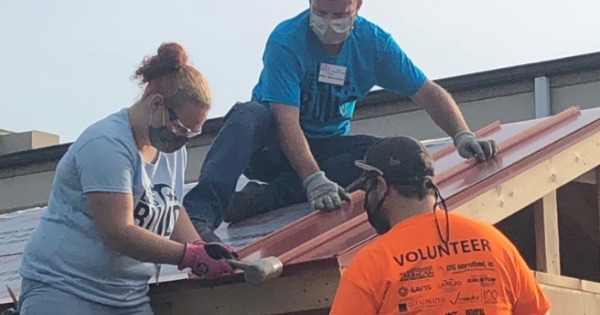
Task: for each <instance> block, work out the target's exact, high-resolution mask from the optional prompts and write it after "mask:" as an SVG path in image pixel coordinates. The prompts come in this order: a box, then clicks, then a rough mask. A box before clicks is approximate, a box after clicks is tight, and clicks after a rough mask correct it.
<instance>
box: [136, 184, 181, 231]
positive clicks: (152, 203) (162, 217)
mask: <svg viewBox="0 0 600 315" xmlns="http://www.w3.org/2000/svg"><path fill="white" fill-rule="evenodd" d="M147 192H148V191H145V192H144V194H143V195H142V197H141V198H140V200H139V201H138V203H137V205H136V206H135V209H134V211H133V217H134V219H135V224H137V225H138V226H141V227H143V228H145V229H147V230H149V231H151V232H154V233H156V234H158V235H161V236H167V237H169V236H171V233H173V229H174V228H175V222H177V217H178V216H179V210H180V209H181V203H180V202H179V200H178V199H177V196H175V194H174V193H173V189H172V188H171V187H170V186H168V185H165V184H157V185H154V186H153V187H152V196H150V198H149V197H148V193H147Z"/></svg>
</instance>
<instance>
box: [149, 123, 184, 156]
mask: <svg viewBox="0 0 600 315" xmlns="http://www.w3.org/2000/svg"><path fill="white" fill-rule="evenodd" d="M148 136H149V138H150V144H152V146H153V147H155V148H156V149H157V150H158V151H160V152H164V153H173V152H175V151H177V150H179V149H181V148H182V147H183V146H184V145H185V144H186V143H187V142H188V140H189V139H188V138H187V137H184V136H180V135H177V134H175V133H173V132H172V131H171V130H169V128H167V127H165V126H162V127H152V126H149V127H148Z"/></svg>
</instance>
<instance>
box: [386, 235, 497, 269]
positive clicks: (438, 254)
mask: <svg viewBox="0 0 600 315" xmlns="http://www.w3.org/2000/svg"><path fill="white" fill-rule="evenodd" d="M491 250H492V249H491V247H490V242H489V241H488V240H486V239H467V240H459V241H455V242H449V243H448V244H436V245H427V246H425V247H420V248H417V249H415V250H411V251H407V252H404V253H401V254H400V255H398V256H394V260H395V261H396V263H397V264H398V265H400V266H404V264H405V263H407V262H409V263H415V262H418V261H423V260H435V259H438V258H442V257H446V256H454V255H460V254H467V253H471V252H485V251H491Z"/></svg>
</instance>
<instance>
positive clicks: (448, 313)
mask: <svg viewBox="0 0 600 315" xmlns="http://www.w3.org/2000/svg"><path fill="white" fill-rule="evenodd" d="M444 315H458V312H457V311H452V312H446V313H444Z"/></svg>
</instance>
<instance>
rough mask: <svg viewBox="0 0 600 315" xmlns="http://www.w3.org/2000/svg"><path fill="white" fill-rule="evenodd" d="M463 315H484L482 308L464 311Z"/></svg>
mask: <svg viewBox="0 0 600 315" xmlns="http://www.w3.org/2000/svg"><path fill="white" fill-rule="evenodd" d="M465 315H485V311H484V310H483V309H482V308H472V309H468V310H466V311H465Z"/></svg>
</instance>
